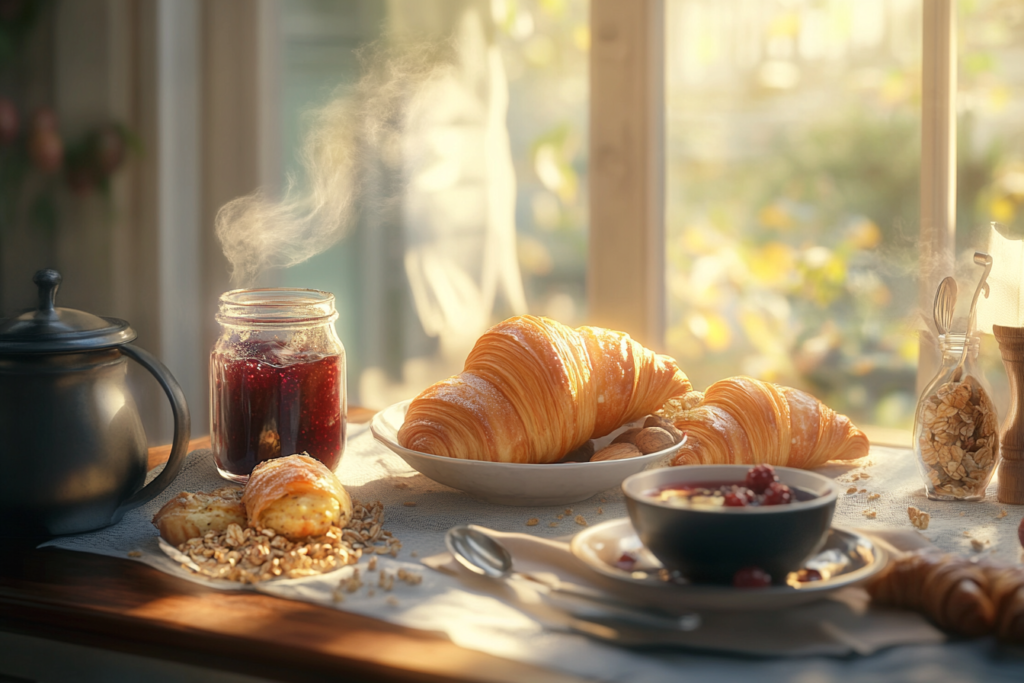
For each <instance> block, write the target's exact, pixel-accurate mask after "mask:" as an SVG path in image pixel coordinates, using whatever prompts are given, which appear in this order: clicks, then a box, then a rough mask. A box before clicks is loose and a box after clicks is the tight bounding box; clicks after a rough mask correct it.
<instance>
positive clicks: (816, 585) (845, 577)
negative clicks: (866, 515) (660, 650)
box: [571, 517, 886, 610]
mask: <svg viewBox="0 0 1024 683" xmlns="http://www.w3.org/2000/svg"><path fill="white" fill-rule="evenodd" d="M571 548H572V553H573V555H575V556H576V557H577V558H579V559H580V560H581V561H583V563H584V564H586V565H587V566H588V567H590V568H591V569H593V570H594V571H596V572H597V573H599V574H602V575H604V576H606V577H608V578H611V579H615V580H617V581H622V582H624V583H628V584H632V585H634V586H646V587H649V588H653V589H656V590H660V591H665V592H666V594H669V593H670V594H671V598H672V601H673V602H679V603H683V604H686V605H687V606H688V607H692V608H694V609H712V610H764V609H776V608H782V607H791V606H793V605H799V604H802V603H805V602H811V601H813V600H818V599H820V598H822V597H825V596H827V595H829V594H830V593H834V592H835V591H837V590H839V589H841V588H845V587H847V586H852V585H854V584H857V583H859V582H861V581H863V580H864V579H866V578H868V577H869V576H872V575H873V574H876V573H877V572H879V571H880V570H881V569H882V568H883V567H884V566H885V563H886V555H885V552H884V551H883V550H882V549H881V548H879V547H877V546H875V545H874V544H873V543H872V542H871V541H869V540H868V539H867V538H866V537H864V536H862V535H861V534H858V533H856V532H853V531H850V530H848V529H839V528H836V527H833V528H832V530H831V531H830V532H829V536H828V539H827V540H826V541H825V545H824V547H823V548H822V549H821V550H820V551H819V552H818V554H817V555H815V556H814V557H812V558H811V559H810V560H808V561H807V562H805V563H804V565H803V567H804V568H806V569H816V570H818V571H820V572H821V574H822V575H823V576H824V577H825V578H823V579H821V580H819V581H807V582H803V583H801V582H797V581H795V580H794V581H793V584H795V585H784V586H771V587H768V588H733V587H731V586H714V585H706V584H692V583H686V582H677V581H664V580H662V579H661V578H659V572H660V570H661V569H662V566H661V563H660V562H658V560H657V558H655V557H654V556H653V555H652V554H651V553H650V552H649V551H648V550H647V549H646V548H645V547H644V546H643V544H642V543H640V539H639V538H638V537H637V535H636V531H635V530H634V529H633V525H632V524H631V523H630V520H629V518H628V517H623V518H621V519H612V520H609V521H607V522H602V523H601V524H597V525H595V526H592V527H589V528H587V529H586V530H584V531H581V532H579V533H578V534H576V536H575V537H573V539H572V544H571ZM624 553H629V554H631V555H632V556H634V557H636V558H637V561H636V563H635V564H634V565H633V568H632V571H629V570H625V569H620V568H619V567H617V566H616V565H615V563H616V561H617V560H618V559H619V558H620V557H622V555H623V554H624ZM791 576H792V575H791Z"/></svg>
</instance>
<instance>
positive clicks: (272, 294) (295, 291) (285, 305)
mask: <svg viewBox="0 0 1024 683" xmlns="http://www.w3.org/2000/svg"><path fill="white" fill-rule="evenodd" d="M337 317H338V314H337V312H336V311H335V308H334V295H333V294H331V293H330V292H325V291H323V290H320V289H307V288H302V287H262V288H258V289H233V290H231V291H228V292H224V293H223V294H221V295H220V309H219V311H218V312H217V321H218V322H220V323H226V324H235V325H238V324H243V325H259V324H270V325H296V324H302V323H307V324H308V323H323V322H330V321H333V320H336V319H337Z"/></svg>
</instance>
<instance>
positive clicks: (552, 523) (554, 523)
mask: <svg viewBox="0 0 1024 683" xmlns="http://www.w3.org/2000/svg"><path fill="white" fill-rule="evenodd" d="M548 526H558V522H548Z"/></svg>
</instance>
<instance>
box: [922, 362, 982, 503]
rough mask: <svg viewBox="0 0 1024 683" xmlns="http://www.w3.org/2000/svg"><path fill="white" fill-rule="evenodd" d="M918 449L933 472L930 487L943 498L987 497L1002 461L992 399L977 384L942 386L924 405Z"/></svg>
mask: <svg viewBox="0 0 1024 683" xmlns="http://www.w3.org/2000/svg"><path fill="white" fill-rule="evenodd" d="M918 420H919V421H920V425H921V429H920V432H921V434H920V437H919V438H918V441H917V444H916V446H917V451H918V456H919V457H920V459H921V462H922V463H924V465H925V467H926V468H928V482H927V483H928V485H929V487H930V488H933V489H934V490H935V492H936V493H938V494H940V495H945V496H949V497H950V498H968V497H972V496H977V495H984V491H985V486H986V485H987V484H988V480H989V478H990V476H991V474H992V469H993V468H994V467H995V465H996V461H997V460H998V459H999V434H998V426H997V424H996V412H995V407H994V406H993V405H992V399H991V398H990V397H989V395H988V394H987V393H986V392H985V390H984V389H983V388H982V386H981V385H980V384H979V383H978V381H977V380H976V379H975V378H974V377H972V376H971V375H967V376H966V377H964V378H963V380H962V381H955V380H952V381H949V382H946V383H944V384H942V385H941V386H940V387H939V388H938V389H937V390H936V391H935V393H933V394H932V395H931V396H929V397H928V398H926V399H924V400H923V401H922V406H921V411H920V413H919V415H918Z"/></svg>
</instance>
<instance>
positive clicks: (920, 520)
mask: <svg viewBox="0 0 1024 683" xmlns="http://www.w3.org/2000/svg"><path fill="white" fill-rule="evenodd" d="M907 516H909V517H910V523H911V524H913V525H914V526H915V527H917V528H918V529H920V530H921V531H924V530H925V529H927V528H928V522H930V521H931V518H932V516H931V515H929V514H928V513H927V512H921V511H920V510H918V509H917V508H916V507H914V506H913V505H911V506H910V507H908V508H907Z"/></svg>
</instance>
